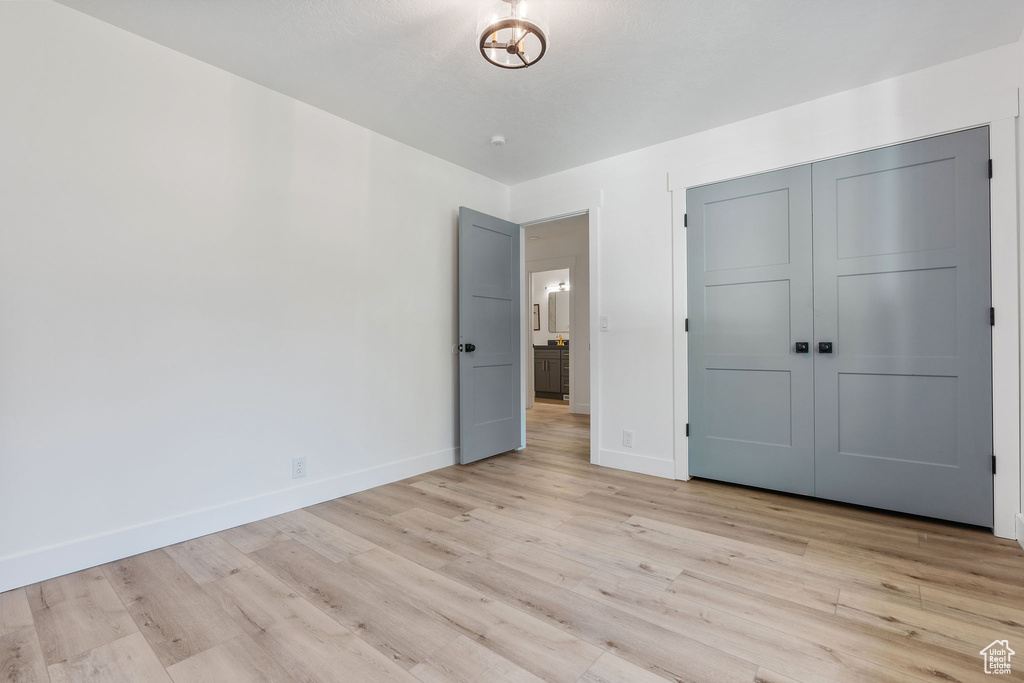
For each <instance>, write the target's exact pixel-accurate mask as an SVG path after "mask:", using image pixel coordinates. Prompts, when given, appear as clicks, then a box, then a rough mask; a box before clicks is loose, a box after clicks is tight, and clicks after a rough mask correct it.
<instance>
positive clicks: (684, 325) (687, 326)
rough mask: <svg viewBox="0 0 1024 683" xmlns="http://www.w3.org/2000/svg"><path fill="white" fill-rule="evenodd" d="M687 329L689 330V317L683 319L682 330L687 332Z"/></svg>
mask: <svg viewBox="0 0 1024 683" xmlns="http://www.w3.org/2000/svg"><path fill="white" fill-rule="evenodd" d="M689 331H690V319H689V318H687V319H686V320H684V321H683V332H689Z"/></svg>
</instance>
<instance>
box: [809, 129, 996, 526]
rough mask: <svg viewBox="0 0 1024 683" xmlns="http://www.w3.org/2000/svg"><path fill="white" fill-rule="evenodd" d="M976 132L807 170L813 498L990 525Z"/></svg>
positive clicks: (986, 338)
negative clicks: (821, 345) (826, 348)
mask: <svg viewBox="0 0 1024 683" xmlns="http://www.w3.org/2000/svg"><path fill="white" fill-rule="evenodd" d="M988 159H989V146H988V129H987V128H979V129H975V130H970V131H965V132H962V133H955V134H952V135H945V136H941V137H937V138H932V139H928V140H922V141H919V142H913V143H909V144H905V145H898V146H896V147H889V148H886V149H881V150H876V151H872V152H865V153H862V154H856V155H853V156H848V157H842V158H839V159H833V160H830V161H825V162H821V163H816V164H814V167H813V184H814V283H815V284H814V309H815V310H814V313H815V315H814V330H815V341H816V342H831V343H832V345H833V346H832V349H831V353H817V351H818V350H819V349H818V348H817V344H816V345H815V348H814V349H813V351H815V353H814V366H815V367H814V377H815V403H816V411H815V414H816V420H815V442H816V458H815V492H816V495H818V496H820V497H823V498H831V499H834V500H841V501H847V502H851V503H860V504H863V505H870V506H874V507H880V508H886V509H889V510H898V511H902V512H910V513H914V514H920V515H927V516H930V517H939V518H942V519H949V520H955V521H959V522H967V523H971V524H980V525H986V526H991V524H992V465H991V456H992V375H991V368H992V335H991V326H990V321H989V310H990V309H989V307H990V305H991V303H990V302H991V296H990V281H989V278H990V274H989V272H990V266H989V252H990V246H989V180H988Z"/></svg>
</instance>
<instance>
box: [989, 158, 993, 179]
mask: <svg viewBox="0 0 1024 683" xmlns="http://www.w3.org/2000/svg"><path fill="white" fill-rule="evenodd" d="M988 177H989V178H991V177H992V160H991V159H989V160H988Z"/></svg>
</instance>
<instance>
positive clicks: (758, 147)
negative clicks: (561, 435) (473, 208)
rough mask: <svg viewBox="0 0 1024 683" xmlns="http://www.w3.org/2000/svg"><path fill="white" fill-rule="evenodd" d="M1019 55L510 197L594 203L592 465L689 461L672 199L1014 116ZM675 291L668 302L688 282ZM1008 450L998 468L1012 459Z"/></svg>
mask: <svg viewBox="0 0 1024 683" xmlns="http://www.w3.org/2000/svg"><path fill="white" fill-rule="evenodd" d="M1022 53H1024V48H1022V46H1021V44H1019V43H1018V44H1016V45H1011V46H1007V47H1003V48H999V49H996V50H992V51H989V52H986V53H982V54H979V55H975V56H972V57H968V58H965V59H961V60H958V61H956V62H951V63H948V64H944V65H940V66H937V67H933V68H931V69H927V70H924V71H921V72H917V73H914V74H909V75H907V76H903V77H900V78H896V79H892V80H889V81H884V82H881V83H878V84H874V85H870V86H867V87H865V88H859V89H857V90H853V91H847V92H843V93H839V94H837V95H833V96H830V97H826V98H822V99H820V100H815V101H813V102H809V103H806V104H801V105H797V106H794V107H790V108H788V109H783V110H780V111H776V112H772V113H770V114H766V115H764V116H760V117H756V118H753V119H749V120H746V121H741V122H739V123H735V124H731V125H729V126H724V127H721V128H716V129H713V130H709V131H706V132H703V133H699V134H696V135H691V136H688V137H684V138H679V139H677V140H672V141H670V142H666V143H664V144H660V145H656V146H653V147H649V148H646V149H643V150H639V151H636V152H632V153H629V154H625V155H622V156H618V157H614V158H610V159H606V160H603V161H600V162H596V163H593V164H589V165H586V166H582V167H578V168H575V169H571V170H568V171H565V172H562V173H558V174H554V175H551V176H547V177H544V178H539V179H536V180H532V181H529V182H525V183H522V184H519V185H516V186H514V187H513V188H512V207H511V210H512V212H513V215H515V214H516V213H517V212H519V211H520V209H521V207H525V206H533V205H543V204H546V203H549V202H553V201H556V200H557V198H559V197H564V196H569V195H583V194H587V193H595V192H600V193H602V197H603V203H602V207H601V223H600V235H599V240H598V243H599V244H600V253H599V254H598V257H597V258H598V260H599V262H600V264H601V270H600V279H599V280H598V281H596V282H593V283H591V284H592V286H593V287H596V288H597V298H598V301H599V302H600V304H599V305H600V310H598V311H594V312H593V315H595V316H608V318H609V322H610V329H609V331H607V332H602V333H600V334H601V340H600V341H601V355H600V365H599V368H598V385H599V386H600V396H599V397H596V398H598V399H599V403H600V406H601V408H600V415H598V416H596V417H597V424H599V425H600V431H599V432H598V434H597V435H596V438H597V439H599V443H598V449H599V461H600V463H601V464H603V465H610V466H614V467H622V468H625V469H631V470H634V471H640V472H646V473H649V474H656V475H660V476H666V477H672V476H679V477H680V478H685V476H686V470H685V463H684V467H683V469H682V470H681V471H679V472H677V471H676V468H675V462H674V461H675V458H674V448H675V447H676V443H675V442H676V438H675V436H674V429H675V427H676V426H677V425H676V424H675V423H676V422H678V423H679V424H678V427H679V428H680V430H679V434H680V436H679V441H680V442H681V443H680V445H679V447H680V448H681V449H683V450H684V452H685V440H684V439H683V438H682V430H681V427H682V423H683V422H685V411H683V412H682V413H681V415H680V416H678V417H674V416H673V404H674V401H678V400H679V399H678V398H677V396H674V394H673V372H675V373H676V378H677V383H678V384H679V385H680V386H681V387H683V388H685V363H681V362H680V360H679V358H678V357H676V356H675V354H674V353H673V348H674V342H673V340H674V338H675V339H678V340H679V344H680V345H681V344H684V343H685V336H684V334H683V331H682V319H683V317H685V306H682V308H681V309H680V312H681V313H683V315H677V316H676V318H675V323H676V325H677V326H676V327H675V328H674V327H673V325H674V318H673V247H674V243H673V230H677V231H681V230H682V225H681V222H682V221H681V219H682V210H681V207H677V208H678V209H680V210H678V211H677V213H676V214H675V215H674V213H673V203H672V194H671V193H670V192H669V189H670V188H679V189H684V188H685V187H687V186H688V185H695V184H700V183H702V182H711V181H713V180H722V179H726V178H729V177H736V176H740V175H746V174H750V173H756V172H760V171H766V170H770V169H772V168H778V167H781V166H787V165H793V164H798V163H805V162H807V161H812V160H814V159H815V158H822V157H825V156H832V155H837V154H844V153H849V152H852V151H858V150H859V149H864V148H867V147H870V146H873V145H881V144H886V143H887V142H888V141H897V140H901V139H909V138H912V137H917V136H921V135H928V134H934V133H938V132H943V131H945V130H951V129H955V128H957V127H959V126H963V125H974V124H978V123H987V122H989V121H991V120H993V118H992V117H991V115H992V113H993V112H995V114H996V115H997V116H999V117H1012V116H1015V115H1016V114H1017V95H1016V88H1017V87H1018V86H1019V85H1020V83H1021V82H1022V81H1024V77H1022V75H1021V70H1020V64H1021V62H1022ZM1011 100H1012V102H1011ZM1011 105H1012V106H1011ZM695 106H698V105H696V104H695ZM965 122H969V123H965ZM670 173H672V177H671V178H669V177H668V176H669V174H670ZM667 181H668V182H667ZM994 229H995V227H994ZM1010 230H1011V231H1012V230H1013V226H1011V228H1010ZM1013 237H1014V238H1015V235H1014V236H1013ZM677 242H678V240H677ZM675 246H676V251H677V254H676V256H677V258H678V256H679V254H680V253H682V252H680V247H679V245H678V243H677V244H676V245H675ZM683 256H685V254H684V253H683ZM684 262H685V261H684ZM680 279H681V282H678V280H680ZM676 280H677V282H676V289H675V294H676V297H677V298H678V297H680V295H682V294H685V270H683V271H679V272H677V273H676ZM1016 284H1017V283H1016V280H1015V279H1011V280H1010V281H1008V282H1005V283H1003V285H1002V286H1003V287H1009V288H1013V287H1015V286H1016ZM681 302H683V303H684V302H685V299H681ZM1013 318H1014V319H1015V318H1016V314H1014V316H1013ZM638 347H640V348H642V352H640V353H638V352H637V349H638ZM681 358H683V359H685V354H683V355H682V356H681ZM1013 372H1016V369H1015V368H1014V369H1013ZM683 393H684V394H685V390H684V391H683ZM595 402H597V401H595ZM683 408H684V409H685V406H683ZM624 429H630V430H633V431H634V447H633V449H632V450H628V449H624V448H623V447H622V446H621V445H619V444H621V443H622V438H621V434H622V430H624ZM1014 450H1015V451H1016V452H1011V453H1008V454H1007V456H1008V458H1011V459H1012V458H1014V457H1016V458H1017V459H1018V460H1019V449H1014ZM1015 476H1016V475H1015ZM1018 509H1019V501H1018Z"/></svg>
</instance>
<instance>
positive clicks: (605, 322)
mask: <svg viewBox="0 0 1024 683" xmlns="http://www.w3.org/2000/svg"><path fill="white" fill-rule="evenodd" d="M611 328H612V323H611V320H610V319H609V317H608V316H606V315H602V316H601V331H602V332H607V331H608V330H610V329H611Z"/></svg>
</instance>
